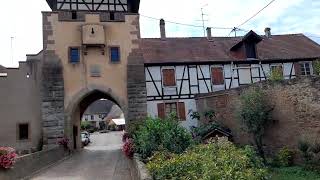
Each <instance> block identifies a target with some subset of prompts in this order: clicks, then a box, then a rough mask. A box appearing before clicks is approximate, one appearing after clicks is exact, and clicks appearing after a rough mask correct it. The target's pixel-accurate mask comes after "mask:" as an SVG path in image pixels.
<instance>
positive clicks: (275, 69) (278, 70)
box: [271, 65, 283, 76]
mask: <svg viewBox="0 0 320 180" xmlns="http://www.w3.org/2000/svg"><path fill="white" fill-rule="evenodd" d="M271 74H274V75H281V76H283V68H282V65H272V66H271Z"/></svg>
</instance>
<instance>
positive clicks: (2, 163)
mask: <svg viewBox="0 0 320 180" xmlns="http://www.w3.org/2000/svg"><path fill="white" fill-rule="evenodd" d="M17 156H18V155H17V154H16V153H15V150H14V149H13V148H11V147H0V167H2V168H5V169H9V168H12V167H13V165H14V164H15V162H16V159H17Z"/></svg>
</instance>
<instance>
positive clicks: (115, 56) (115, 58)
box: [110, 47, 120, 63]
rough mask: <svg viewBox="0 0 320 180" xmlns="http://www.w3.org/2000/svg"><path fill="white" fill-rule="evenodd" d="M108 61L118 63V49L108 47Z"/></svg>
mask: <svg viewBox="0 0 320 180" xmlns="http://www.w3.org/2000/svg"><path fill="white" fill-rule="evenodd" d="M110 61H111V62H112V63H117V62H120V47H110Z"/></svg>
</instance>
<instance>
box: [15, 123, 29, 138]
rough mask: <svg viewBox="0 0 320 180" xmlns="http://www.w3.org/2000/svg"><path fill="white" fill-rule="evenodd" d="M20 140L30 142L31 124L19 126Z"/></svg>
mask: <svg viewBox="0 0 320 180" xmlns="http://www.w3.org/2000/svg"><path fill="white" fill-rule="evenodd" d="M18 128H19V140H28V139H29V124H28V123H25V124H19V126H18Z"/></svg>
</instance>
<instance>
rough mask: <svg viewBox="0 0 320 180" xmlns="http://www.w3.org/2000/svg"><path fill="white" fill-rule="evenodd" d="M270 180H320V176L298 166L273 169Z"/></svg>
mask: <svg viewBox="0 0 320 180" xmlns="http://www.w3.org/2000/svg"><path fill="white" fill-rule="evenodd" d="M271 180H320V174H318V173H316V172H312V171H307V170H304V169H303V168H302V167H298V166H294V167H285V168H274V169H272V178H271Z"/></svg>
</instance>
